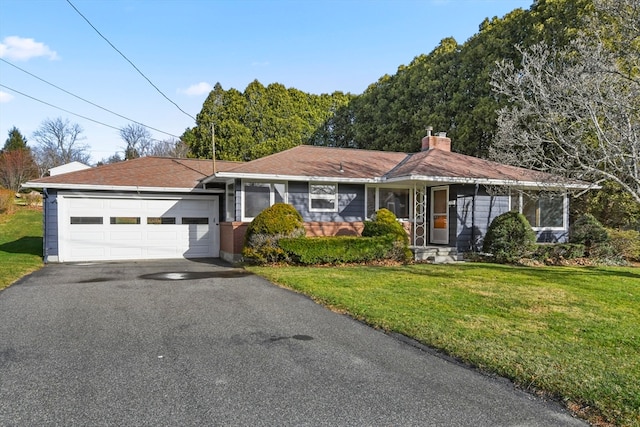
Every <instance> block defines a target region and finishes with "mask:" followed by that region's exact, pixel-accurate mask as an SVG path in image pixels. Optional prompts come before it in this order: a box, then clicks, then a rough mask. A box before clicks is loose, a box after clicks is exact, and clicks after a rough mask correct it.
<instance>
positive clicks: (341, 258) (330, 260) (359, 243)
mask: <svg viewBox="0 0 640 427" xmlns="http://www.w3.org/2000/svg"><path fill="white" fill-rule="evenodd" d="M278 243H279V245H280V247H281V248H282V249H283V250H284V251H285V252H286V253H287V254H288V255H289V259H290V260H291V261H292V262H294V263H298V264H304V265H311V264H340V263H352V262H368V261H374V260H380V259H390V258H391V259H396V260H403V259H399V257H403V256H404V252H403V251H402V245H401V244H400V245H398V242H397V240H396V238H395V236H393V235H386V236H378V237H357V236H333V237H311V238H310V237H306V238H305V237H302V238H285V239H280V241H279V242H278ZM398 249H400V250H398Z"/></svg>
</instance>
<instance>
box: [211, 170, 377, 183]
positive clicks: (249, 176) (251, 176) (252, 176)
mask: <svg viewBox="0 0 640 427" xmlns="http://www.w3.org/2000/svg"><path fill="white" fill-rule="evenodd" d="M210 178H224V179H229V178H234V179H246V180H256V181H310V182H311V181H312V182H338V183H340V182H342V183H350V184H369V183H373V182H379V179H375V178H341V177H333V176H304V175H278V174H258V173H231V172H218V173H217V174H216V175H215V177H209V178H206V179H205V180H203V182H205V183H206V182H211V181H210Z"/></svg>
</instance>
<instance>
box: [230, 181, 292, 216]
mask: <svg viewBox="0 0 640 427" xmlns="http://www.w3.org/2000/svg"><path fill="white" fill-rule="evenodd" d="M247 182H255V183H258V184H267V185H269V206H273V205H274V204H275V199H276V196H275V185H277V184H281V185H284V194H283V195H282V198H283V203H288V202H289V183H288V182H287V181H275V182H274V181H264V180H263V181H261V180H256V179H243V180H241V181H240V218H241V221H242V222H251V221H253V219H254V218H255V217H247V216H245V215H244V208H245V198H246V194H245V192H244V186H245V184H246V183H247Z"/></svg>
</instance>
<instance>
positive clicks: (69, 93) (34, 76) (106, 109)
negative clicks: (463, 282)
mask: <svg viewBox="0 0 640 427" xmlns="http://www.w3.org/2000/svg"><path fill="white" fill-rule="evenodd" d="M0 61H2V62H4V63H6V64H9V65H11V66H12V67H14V68H16V69H18V70H20V71H22V72H23V73H25V74H28V75H30V76H31V77H33V78H36V79H38V80H40V81H41V82H44V83H46V84H48V85H49V86H53V87H55V88H56V89H58V90H60V91H62V92H64V93H66V94H68V95H71V96H73V97H74V98H77V99H79V100H81V101H84V102H86V103H87V104H91V105H93V106H94V107H97V108H100V109H101V110H103V111H106V112H108V113H111V114H113V115H115V116H118V117H120V118H123V119H125V120H128V121H130V122H133V123H135V124H138V125H140V126H144V127H146V128H148V129H152V130H155V131H156V132H160V133H164V134H165V135H169V136H172V137H174V138H178V139H180V137H179V136H177V135H174V134H172V133H169V132H165V131H162V130H160V129H156V128H154V127H151V126H148V125H145V124H144V123H140V122H138V121H136V120H133V119H130V118H128V117H125V116H123V115H122V114H118V113H116V112H115V111H111V110H109V109H108V108H105V107H102V106H100V105H98V104H96V103H94V102H91V101H89V100H87V99H84V98H83V97H81V96H78V95H75V94H73V93H71V92H69V91H68V90H66V89H63V88H61V87H60V86H57V85H55V84H53V83H51V82H49V81H47V80H45V79H43V78H41V77H38V76H36V75H35V74H33V73H30V72H29V71H27V70H25V69H23V68H20V67H18V66H17V65H15V64H12V63H11V62H9V61H7V60H6V59H3V58H0ZM16 92H17V91H16ZM25 96H26V95H25Z"/></svg>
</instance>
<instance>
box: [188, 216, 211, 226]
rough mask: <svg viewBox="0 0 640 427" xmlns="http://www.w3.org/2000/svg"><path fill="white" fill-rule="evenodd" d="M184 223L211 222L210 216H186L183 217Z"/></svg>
mask: <svg viewBox="0 0 640 427" xmlns="http://www.w3.org/2000/svg"><path fill="white" fill-rule="evenodd" d="M182 223H183V224H189V225H194V224H195V225H199V224H209V218H207V217H191V218H187V217H184V218H182Z"/></svg>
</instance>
